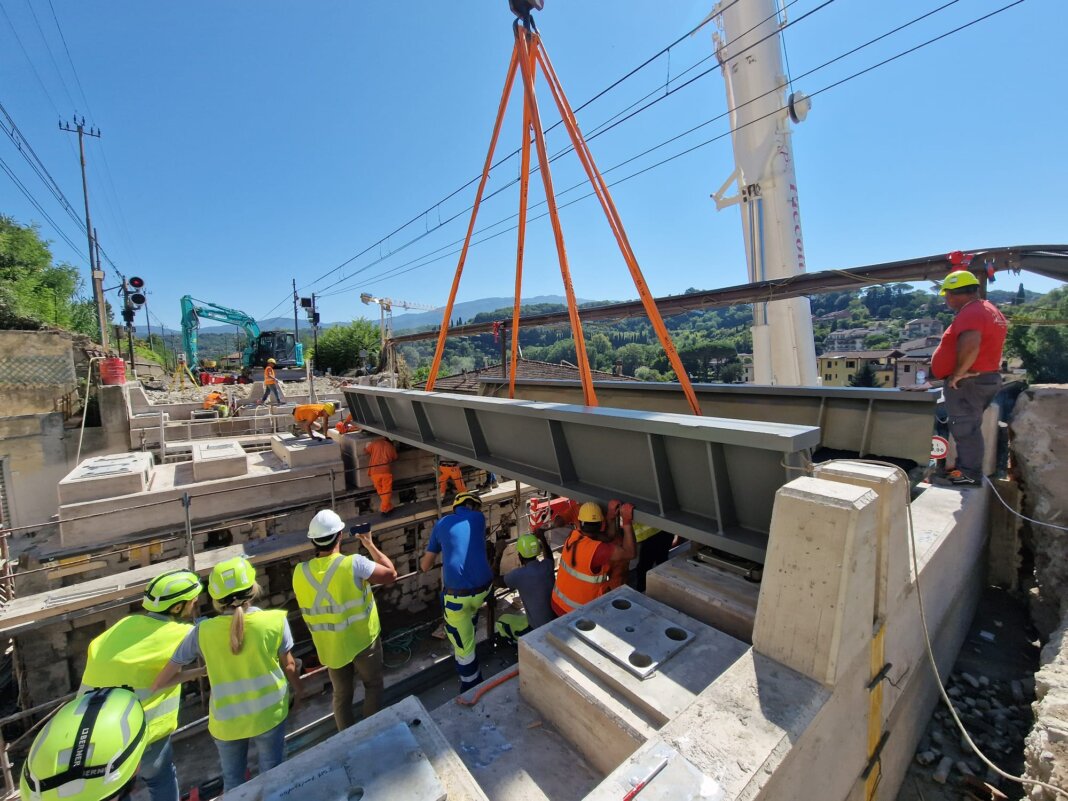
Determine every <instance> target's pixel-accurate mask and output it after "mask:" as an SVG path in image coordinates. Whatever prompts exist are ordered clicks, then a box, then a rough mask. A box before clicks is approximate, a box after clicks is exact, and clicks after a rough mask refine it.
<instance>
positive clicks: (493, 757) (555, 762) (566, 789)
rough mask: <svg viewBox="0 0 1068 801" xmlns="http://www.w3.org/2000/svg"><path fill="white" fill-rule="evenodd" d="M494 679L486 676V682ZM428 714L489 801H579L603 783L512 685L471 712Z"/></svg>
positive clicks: (452, 707) (451, 705) (449, 706)
mask: <svg viewBox="0 0 1068 801" xmlns="http://www.w3.org/2000/svg"><path fill="white" fill-rule="evenodd" d="M494 678H495V677H493V676H487V678H486V681H487V682H490V681H493V680H494ZM432 714H433V716H434V722H435V723H437V725H438V726H439V727H440V728H441V732H442V734H444V735H445V737H446V738H448V740H449V742H450V743H452V744H453V745H454V746H455V748H456V751H457V753H458V754H459V756H460V758H461V759H463V761H464V764H465V765H466V766H467V769H468V770H470V771H471V774H472V775H473V776H474V778H475V779H476V780H477V781H478V784H479V786H480V787H481V788H482V790H483V792H485V793H486V795H488V796H489V797H490V798H494V799H515V801H579V799H581V798H584V797H585V796H586V794H587V793H588V792H590V791H591V790H592V789H594V788H595V787H596V786H597V784H598V783H599V782H600V781H601V779H602V778H603V777H604V775H603V774H602V773H600V772H598V771H594V770H592V769H591V767H590V766H589V765H587V764H586V762H585V760H583V759H582V756H581V755H580V754H577V753H576V752H575V749H574V748H573V747H572V746H571V744H570V743H568V741H567V740H566V739H564V738H563V737H561V736H560V733H559V732H558V731H556V730H555V729H554V728H553V727H552V725H551V724H550V723H549V722H548V721H546V720H545V719H544V718H543V717H542V716H541V715H540V714H539V713H538V711H537V710H536V709H534V708H533V707H531V706H530V704H528V703H526V702H525V701H523V699H522V698H521V697H520V694H519V682H517V681H506V682H504V683H503V684H500V685H498V686H497V687H495V688H494V689H493V691H492V692H489V693H486V694H485V695H483V696H482V698H481V700H479V702H478V705H477V706H474V707H467V706H462V705H460V704H457V703H455V702H454V701H453V700H452V699H450V700H448V701H446V702H443V703H442V704H441V706H439V707H438V708H437V709H434V710H433V712H432ZM622 797H623V795H622V794H620V795H619V796H618V797H617V798H616V799H615V801H619V799H620V798H622ZM643 801H644V800H643Z"/></svg>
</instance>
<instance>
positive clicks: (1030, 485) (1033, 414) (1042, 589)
mask: <svg viewBox="0 0 1068 801" xmlns="http://www.w3.org/2000/svg"><path fill="white" fill-rule="evenodd" d="M1066 418H1068V385H1063V384H1035V385H1033V386H1031V387H1028V388H1027V389H1026V390H1024V391H1023V392H1022V393H1021V394H1020V397H1019V399H1018V400H1017V402H1016V407H1015V410H1014V411H1013V415H1012V426H1011V427H1012V434H1013V439H1012V448H1013V465H1014V468H1015V470H1016V471H1017V472H1018V474H1019V478H1020V483H1021V485H1022V487H1023V513H1024V514H1025V515H1027V516H1028V517H1031V518H1034V519H1035V520H1042V521H1045V522H1049V523H1055V524H1058V525H1061V526H1064V525H1068V471H1066V470H1064V454H1065V453H1066V452H1068V429H1066V428H1065V427H1064V426H1063V425H1061V422H1062V421H1063V420H1065V419H1066ZM1023 538H1024V543H1025V544H1026V545H1027V546H1029V547H1030V550H1031V552H1032V553H1033V554H1034V563H1035V576H1034V578H1035V582H1036V584H1037V587H1036V588H1035V590H1033V591H1032V593H1031V617H1032V619H1033V620H1034V622H1035V625H1036V626H1037V627H1038V629H1039V631H1040V632H1041V633H1042V634H1043V635H1048V634H1049V633H1050V632H1051V631H1052V630H1053V629H1055V628H1056V627H1057V625H1058V621H1059V620H1060V618H1061V616H1062V615H1063V614H1064V613H1065V612H1066V611H1068V536H1065V534H1064V532H1062V531H1058V530H1057V529H1054V528H1049V527H1047V526H1035V525H1030V524H1027V523H1025V524H1024V528H1023Z"/></svg>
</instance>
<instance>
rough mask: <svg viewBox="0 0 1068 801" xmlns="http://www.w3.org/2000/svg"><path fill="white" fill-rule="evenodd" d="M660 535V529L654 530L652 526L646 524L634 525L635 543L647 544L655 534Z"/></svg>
mask: <svg viewBox="0 0 1068 801" xmlns="http://www.w3.org/2000/svg"><path fill="white" fill-rule="evenodd" d="M659 533H660V529H658V528H653V527H652V526H647V525H645V524H644V523H635V524H634V541H635V542H645V541H646V540H647V539H649V538H650V537H651V536H653V535H654V534H659Z"/></svg>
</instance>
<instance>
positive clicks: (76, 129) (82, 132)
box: [59, 117, 108, 350]
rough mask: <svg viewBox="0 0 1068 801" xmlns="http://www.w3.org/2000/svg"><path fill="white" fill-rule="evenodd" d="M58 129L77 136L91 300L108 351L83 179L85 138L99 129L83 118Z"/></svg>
mask: <svg viewBox="0 0 1068 801" xmlns="http://www.w3.org/2000/svg"><path fill="white" fill-rule="evenodd" d="M59 129H60V130H61V131H67V132H68V133H77V134H78V154H79V156H80V158H81V165H82V196H83V197H84V198H85V235H86V237H87V238H88V241H89V271H90V273H91V275H92V278H93V300H94V301H96V315H97V319H98V321H99V323H100V344H101V346H102V347H103V348H104V350H107V349H108V307H107V301H105V299H104V271H103V270H101V269H100V259H99V256H98V255H97V253H96V247H95V245H94V242H93V240H94V238H95V237H94V231H93V223H92V221H91V220H90V218H89V184H88V183H87V182H86V179H85V137H87V136H94V137H96V138H97V139H99V138H100V129H99V128H88V129H87V128H86V127H85V117H82V118H81V120H80V121H79V120H78V118H77V117H75V118H74V125H73V127H71V123H69V122H67V123H64V122H60V123H59Z"/></svg>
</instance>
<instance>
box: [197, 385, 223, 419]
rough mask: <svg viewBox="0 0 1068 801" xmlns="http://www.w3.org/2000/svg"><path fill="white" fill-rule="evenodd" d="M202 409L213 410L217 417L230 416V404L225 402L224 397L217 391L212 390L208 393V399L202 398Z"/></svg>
mask: <svg viewBox="0 0 1068 801" xmlns="http://www.w3.org/2000/svg"><path fill="white" fill-rule="evenodd" d="M203 405H204V408H205V409H208V410H211V409H214V410H215V411H217V412H218V413H219V417H229V416H230V404H229V403H228V402H227V400H226V396H225V395H224V394H222V393H221V392H219V391H218V390H212V391H211V392H209V393H208V397H206V398H204V404H203Z"/></svg>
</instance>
